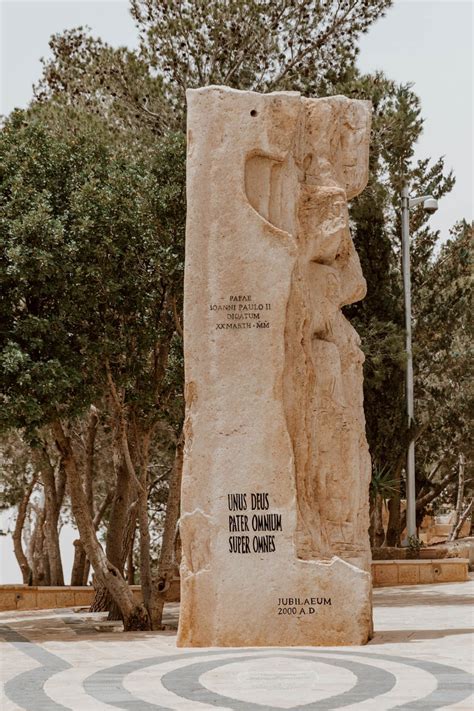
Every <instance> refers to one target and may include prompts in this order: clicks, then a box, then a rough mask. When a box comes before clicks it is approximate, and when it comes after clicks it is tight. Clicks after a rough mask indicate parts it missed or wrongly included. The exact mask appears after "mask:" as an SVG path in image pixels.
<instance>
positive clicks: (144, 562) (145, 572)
mask: <svg viewBox="0 0 474 711" xmlns="http://www.w3.org/2000/svg"><path fill="white" fill-rule="evenodd" d="M137 445H138V443H137ZM149 448H150V433H149V432H146V433H145V435H144V436H143V437H142V441H141V457H140V459H141V464H140V469H141V472H140V487H139V489H138V530H139V532H140V584H141V586H142V596H143V602H144V603H145V607H146V609H147V610H148V613H149V614H150V603H151V595H152V579H151V557H150V545H151V543H150V528H149V522H148V457H149Z"/></svg>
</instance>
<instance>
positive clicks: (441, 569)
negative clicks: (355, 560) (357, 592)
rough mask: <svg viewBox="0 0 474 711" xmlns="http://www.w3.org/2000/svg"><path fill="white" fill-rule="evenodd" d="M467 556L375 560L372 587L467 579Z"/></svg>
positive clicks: (451, 581) (454, 581) (452, 581)
mask: <svg viewBox="0 0 474 711" xmlns="http://www.w3.org/2000/svg"><path fill="white" fill-rule="evenodd" d="M468 564H469V559H468V558H443V559H436V560H435V559H419V558H418V559H416V560H375V561H373V563H372V580H373V584H374V587H376V588H383V587H389V586H392V585H427V584H429V583H457V582H463V581H464V580H468Z"/></svg>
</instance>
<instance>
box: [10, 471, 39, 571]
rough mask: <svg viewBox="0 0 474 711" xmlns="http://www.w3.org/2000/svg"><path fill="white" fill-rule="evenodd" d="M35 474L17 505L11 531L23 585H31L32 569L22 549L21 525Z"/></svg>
mask: <svg viewBox="0 0 474 711" xmlns="http://www.w3.org/2000/svg"><path fill="white" fill-rule="evenodd" d="M36 480H37V476H36V474H35V475H34V476H33V478H32V480H31V482H30V484H29V486H28V488H27V490H26V491H25V493H24V495H23V498H22V500H21V501H20V504H19V506H18V516H17V517H16V522H15V529H14V531H13V550H14V553H15V557H16V559H17V562H18V565H19V566H20V570H21V576H22V578H23V585H31V578H32V571H31V567H30V564H29V563H28V558H27V557H26V555H25V551H24V550H23V540H22V536H23V526H24V525H25V518H26V512H27V509H28V504H29V501H30V497H31V494H32V491H33V489H34V486H35V484H36Z"/></svg>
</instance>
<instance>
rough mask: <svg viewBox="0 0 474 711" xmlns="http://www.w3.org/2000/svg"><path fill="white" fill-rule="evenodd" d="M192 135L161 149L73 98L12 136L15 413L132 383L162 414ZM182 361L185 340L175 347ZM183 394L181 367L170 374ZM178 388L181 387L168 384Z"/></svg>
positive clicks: (4, 194)
mask: <svg viewBox="0 0 474 711" xmlns="http://www.w3.org/2000/svg"><path fill="white" fill-rule="evenodd" d="M183 152H184V145H183V140H182V137H181V136H180V135H169V136H167V138H166V140H163V141H162V142H161V143H160V144H158V145H157V146H156V150H155V151H153V153H151V152H150V151H149V150H147V149H146V147H143V145H142V144H141V143H139V142H136V141H135V142H134V141H132V140H130V138H129V137H127V136H126V135H122V136H119V137H117V136H116V135H115V134H114V133H113V132H111V131H110V130H109V129H108V127H107V126H106V125H105V124H104V122H103V121H101V120H98V119H97V120H94V119H92V118H91V117H90V116H88V115H86V114H84V113H81V112H77V111H76V110H72V109H68V108H65V107H59V108H58V107H50V106H49V105H47V104H46V105H44V106H43V107H40V108H38V107H35V108H33V109H32V110H31V111H29V112H20V111H18V112H15V113H14V114H13V115H12V116H11V117H10V118H9V119H8V120H7V122H6V124H5V126H4V128H3V130H2V132H1V135H0V172H1V176H2V181H1V188H0V201H1V202H0V204H1V216H0V238H1V241H2V250H1V253H2V261H1V265H0V280H1V287H2V289H1V291H2V301H1V307H2V311H1V313H2V332H3V333H2V350H1V355H0V360H1V364H2V388H1V389H2V414H1V426H2V428H4V429H5V428H8V427H12V426H16V427H28V428H32V429H33V428H35V427H38V426H40V425H42V424H44V423H46V422H48V421H50V420H51V419H53V418H54V417H55V416H56V415H57V413H58V412H59V413H61V414H64V415H68V416H75V415H78V414H80V413H81V412H82V411H84V410H85V408H86V407H88V405H89V404H90V403H91V402H93V401H94V400H96V399H97V398H98V397H100V396H101V394H102V393H103V392H104V388H105V364H106V362H107V361H108V362H109V364H110V366H111V368H112V372H113V375H114V378H115V379H116V382H117V384H118V386H119V387H122V388H124V390H125V391H126V392H127V396H128V398H129V399H131V400H132V401H133V402H134V403H138V404H139V409H140V411H141V412H142V414H148V415H149V416H151V417H153V416H154V415H153V413H154V411H155V410H156V407H157V402H156V394H157V393H156V388H153V387H152V385H153V368H154V365H153V360H154V354H155V352H156V349H157V348H158V345H157V344H159V343H160V342H161V340H163V339H165V340H167V341H169V340H173V333H174V331H175V326H174V320H173V315H172V311H171V303H170V300H171V299H172V298H176V299H177V300H178V301H179V299H180V286H179V285H180V284H181V281H182V270H183V249H184V247H183V245H184V235H183V215H184V157H183V155H184V153H183ZM170 347H171V350H172V352H173V365H174V368H175V370H176V371H177V372H178V373H179V371H180V368H181V356H180V345H179V342H178V343H176V342H173V343H172V345H171V346H170ZM163 377H164V381H166V380H167V381H169V382H168V383H167V385H168V390H172V391H173V393H174V394H176V381H177V380H179V378H180V376H179V375H178V374H177V373H174V374H168V373H166V374H165V375H164V376H163ZM167 394H168V396H169V395H170V393H167Z"/></svg>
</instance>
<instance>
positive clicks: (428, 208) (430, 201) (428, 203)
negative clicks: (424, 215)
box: [423, 195, 438, 215]
mask: <svg viewBox="0 0 474 711" xmlns="http://www.w3.org/2000/svg"><path fill="white" fill-rule="evenodd" d="M437 209H438V201H437V200H436V199H435V198H434V197H432V196H431V195H429V196H428V197H427V198H425V199H424V200H423V210H424V211H425V212H428V213H429V214H430V215H432V214H433V213H434V212H436V210H437Z"/></svg>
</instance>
